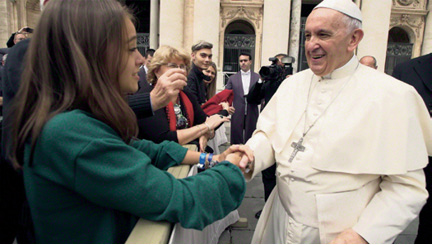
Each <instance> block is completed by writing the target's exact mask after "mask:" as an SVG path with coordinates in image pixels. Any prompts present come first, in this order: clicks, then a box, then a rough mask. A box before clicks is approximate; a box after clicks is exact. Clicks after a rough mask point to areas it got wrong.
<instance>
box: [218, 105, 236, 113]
mask: <svg viewBox="0 0 432 245" xmlns="http://www.w3.org/2000/svg"><path fill="white" fill-rule="evenodd" d="M219 105H221V106H222V109H224V110H226V111H228V114H230V115H232V114H234V112H235V108H234V107H233V106H229V103H228V102H221V103H220V104H219Z"/></svg>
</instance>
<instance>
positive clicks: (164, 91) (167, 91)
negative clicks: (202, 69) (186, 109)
mask: <svg viewBox="0 0 432 245" xmlns="http://www.w3.org/2000/svg"><path fill="white" fill-rule="evenodd" d="M186 81H187V77H186V72H185V71H184V70H182V69H180V68H176V69H169V70H168V71H167V72H165V73H164V74H162V76H160V77H159V79H158V80H157V82H156V84H155V85H154V88H153V90H152V91H151V92H150V98H151V102H152V107H153V111H156V110H158V109H160V108H162V107H165V106H166V105H168V103H169V102H170V101H173V100H175V99H176V98H177V96H178V94H179V92H180V90H182V89H183V88H184V87H185V86H186V84H187V83H186Z"/></svg>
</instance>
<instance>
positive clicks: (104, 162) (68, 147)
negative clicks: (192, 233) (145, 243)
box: [24, 110, 246, 243]
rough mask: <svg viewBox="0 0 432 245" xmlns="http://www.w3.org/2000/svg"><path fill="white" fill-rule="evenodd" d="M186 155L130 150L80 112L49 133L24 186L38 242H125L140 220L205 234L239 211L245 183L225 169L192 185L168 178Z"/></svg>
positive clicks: (169, 149) (164, 147)
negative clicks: (206, 229)
mask: <svg viewBox="0 0 432 245" xmlns="http://www.w3.org/2000/svg"><path fill="white" fill-rule="evenodd" d="M186 151H187V150H186V149H185V148H183V147H182V146H180V145H178V144H176V143H173V142H167V141H165V142H163V143H161V144H154V143H152V142H150V141H146V140H140V141H134V142H132V143H131V144H130V145H127V144H125V143H124V142H123V141H122V140H121V138H120V137H119V136H118V134H117V133H116V132H115V131H114V130H113V129H112V128H111V127H109V126H108V125H107V124H105V123H103V122H101V121H99V120H97V119H95V118H94V117H92V115H91V114H88V113H86V112H83V111H80V110H74V111H70V112H65V113H61V114H59V115H56V116H55V117H54V118H52V119H51V120H49V121H48V123H47V124H46V125H45V126H44V128H43V130H42V132H41V135H40V137H39V139H38V142H37V144H36V147H35V151H34V156H33V163H32V165H31V166H29V155H30V154H29V153H30V146H29V145H27V146H26V149H25V155H24V162H25V164H24V181H25V188H26V193H27V198H28V201H29V204H30V208H31V213H32V217H33V222H34V226H35V232H36V241H37V242H38V243H124V242H125V241H126V239H127V237H128V236H129V234H130V232H131V231H132V229H133V227H134V225H135V223H136V222H137V220H138V218H139V217H142V218H145V219H149V220H168V221H170V222H173V223H176V222H180V223H181V225H182V226H183V227H186V228H195V229H203V228H204V227H205V226H207V225H209V224H211V223H213V222H214V221H216V220H219V219H221V218H223V217H225V216H226V215H227V214H228V213H229V212H231V211H232V210H234V209H236V208H238V206H239V205H240V203H241V201H242V199H243V196H244V193H245V189H246V184H245V181H244V178H243V175H242V173H241V171H240V169H239V168H238V167H236V166H235V165H233V164H231V163H229V162H226V161H225V162H221V163H220V164H218V165H217V166H216V167H214V168H212V169H210V170H207V171H205V172H203V173H200V174H198V175H195V176H191V177H188V178H185V179H175V178H174V177H173V176H172V175H171V174H170V173H168V172H166V171H164V170H166V169H168V168H169V167H171V166H174V165H178V164H179V163H180V162H181V161H182V160H183V159H184V157H185V154H186Z"/></svg>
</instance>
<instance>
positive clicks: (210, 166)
mask: <svg viewBox="0 0 432 245" xmlns="http://www.w3.org/2000/svg"><path fill="white" fill-rule="evenodd" d="M218 163H219V162H218V161H216V160H214V161H210V163H209V168H213V167H214V166H216V165H217V164H218Z"/></svg>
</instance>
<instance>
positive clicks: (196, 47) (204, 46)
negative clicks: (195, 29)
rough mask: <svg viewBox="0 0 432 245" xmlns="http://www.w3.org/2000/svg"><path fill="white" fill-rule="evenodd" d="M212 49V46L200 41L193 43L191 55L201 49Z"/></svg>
mask: <svg viewBox="0 0 432 245" xmlns="http://www.w3.org/2000/svg"><path fill="white" fill-rule="evenodd" d="M212 48H213V44H211V43H209V42H206V41H203V40H201V41H198V42H197V43H195V44H194V45H192V53H193V52H196V51H198V50H201V49H212Z"/></svg>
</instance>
